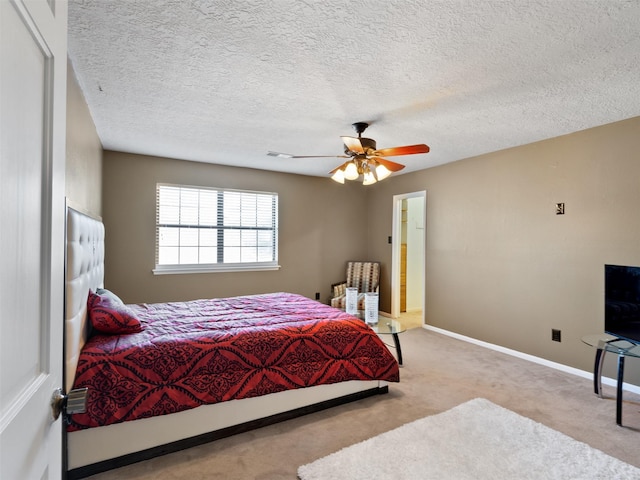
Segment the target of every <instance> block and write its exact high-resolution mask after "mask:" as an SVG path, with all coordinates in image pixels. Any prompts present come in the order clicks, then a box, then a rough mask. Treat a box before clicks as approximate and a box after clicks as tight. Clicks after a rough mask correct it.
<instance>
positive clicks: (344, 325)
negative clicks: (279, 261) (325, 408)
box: [68, 293, 399, 431]
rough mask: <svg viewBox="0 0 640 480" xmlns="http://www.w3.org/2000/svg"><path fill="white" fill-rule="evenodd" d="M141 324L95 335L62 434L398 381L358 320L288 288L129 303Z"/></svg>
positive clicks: (379, 345)
mask: <svg viewBox="0 0 640 480" xmlns="http://www.w3.org/2000/svg"><path fill="white" fill-rule="evenodd" d="M129 307H131V308H132V309H133V311H134V312H135V314H136V316H137V317H138V318H139V319H140V320H141V322H142V324H143V327H144V330H143V331H142V332H140V333H134V334H129V335H95V336H93V337H91V338H90V339H89V340H88V341H87V343H86V345H85V346H84V348H83V350H82V352H81V355H80V359H79V362H78V369H77V373H76V379H75V383H74V388H81V387H89V398H88V405H87V413H85V414H76V415H73V416H72V417H71V424H70V425H69V426H68V430H69V431H74V430H81V429H85V428H89V427H96V426H100V425H109V424H112V423H119V422H124V421H128V420H135V419H139V418H145V417H151V416H157V415H165V414H168V413H174V412H178V411H181V410H186V409H189V408H194V407H197V406H199V405H203V404H208V403H216V402H224V401H227V400H232V399H240V398H247V397H255V396H259V395H266V394H269V393H274V392H279V391H282V390H288V389H294V388H303V387H308V386H312V385H319V384H328V383H337V382H343V381H346V380H375V379H378V380H386V381H389V382H397V381H399V369H398V363H397V362H396V360H395V359H394V358H393V356H392V355H391V354H390V353H389V351H388V350H387V348H386V347H385V346H384V344H383V343H382V342H381V341H380V339H379V338H378V336H377V335H376V334H375V333H374V332H373V331H372V330H371V329H370V328H369V327H368V326H366V325H365V323H364V322H362V321H361V320H359V319H357V318H355V317H353V316H351V315H348V314H346V313H344V312H342V311H341V310H337V309H334V308H332V307H330V306H328V305H323V304H321V303H318V302H315V301H313V300H309V299H308V298H306V297H303V296H300V295H295V294H290V293H274V294H266V295H252V296H245V297H232V298H219V299H210V300H195V301H190V302H180V303H157V304H140V305H129Z"/></svg>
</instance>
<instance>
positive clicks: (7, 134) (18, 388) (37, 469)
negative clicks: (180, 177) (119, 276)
mask: <svg viewBox="0 0 640 480" xmlns="http://www.w3.org/2000/svg"><path fill="white" fill-rule="evenodd" d="M66 30H67V4H66V2H62V1H56V0H49V1H47V0H0V478H1V479H2V480H23V479H24V480H30V479H37V480H40V479H59V478H61V477H62V454H61V453H62V452H61V451H62V447H61V444H62V420H61V418H58V420H57V421H53V419H52V415H51V408H50V405H49V404H50V399H51V395H52V393H53V391H54V390H55V389H56V388H58V387H61V386H62V328H63V305H64V299H63V298H64V173H65V172H64V169H65V167H64V165H65V159H64V157H65V123H66V121H65V115H66V114H65V111H66V68H67V67H66V58H67V54H66V48H67V45H66Z"/></svg>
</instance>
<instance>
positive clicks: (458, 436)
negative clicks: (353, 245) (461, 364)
mask: <svg viewBox="0 0 640 480" xmlns="http://www.w3.org/2000/svg"><path fill="white" fill-rule="evenodd" d="M298 477H299V478H300V479H301V480H329V479H331V480H340V479H344V480H347V479H348V480H358V479H362V480H375V479H407V480H409V479H411V480H415V479H439V480H452V479H454V480H465V479H473V480H481V479H501V480H503V479H518V480H524V479H536V480H539V479H544V480H548V479H562V480H568V479H576V480H577V479H580V480H584V479H620V480H622V479H624V480H630V479H640V469H638V468H636V467H634V466H631V465H629V464H627V463H624V462H622V461H620V460H618V459H616V458H613V457H611V456H609V455H606V454H605V453H603V452H601V451H600V450H596V449H594V448H591V447H590V446H589V445H587V444H586V443H582V442H578V441H576V440H574V439H572V438H571V437H569V436H567V435H564V434H563V433H560V432H558V431H556V430H553V429H551V428H549V427H546V426H544V425H542V424H540V423H537V422H534V421H533V420H531V419H529V418H526V417H522V416H520V415H518V414H517V413H514V412H512V411H510V410H507V409H505V408H503V407H500V406H498V405H495V404H493V403H491V402H490V401H489V400H485V399H482V398H476V399H474V400H471V401H469V402H466V403H463V404H462V405H458V406H457V407H455V408H452V409H451V410H448V411H446V412H443V413H440V414H438V415H432V416H429V417H425V418H422V419H420V420H416V421H414V422H411V423H408V424H406V425H403V426H402V427H399V428H396V429H395V430H391V431H389V432H386V433H383V434H381V435H378V436H377V437H373V438H370V439H369V440H365V441H364V442H361V443H358V444H355V445H352V446H350V447H347V448H344V449H342V450H340V451H339V452H336V453H332V454H331V455H328V456H326V457H324V458H321V459H319V460H316V461H315V462H313V463H309V464H307V465H303V466H301V467H300V468H299V469H298Z"/></svg>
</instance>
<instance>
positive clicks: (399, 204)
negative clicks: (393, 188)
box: [391, 190, 427, 328]
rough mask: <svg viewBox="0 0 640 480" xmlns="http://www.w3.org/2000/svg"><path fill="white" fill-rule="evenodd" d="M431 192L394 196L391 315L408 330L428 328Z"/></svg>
mask: <svg viewBox="0 0 640 480" xmlns="http://www.w3.org/2000/svg"><path fill="white" fill-rule="evenodd" d="M426 199H427V192H426V191H424V190H423V191H420V192H413V193H406V194H401V195H394V197H393V230H392V231H393V246H392V250H393V253H392V260H391V263H392V265H391V315H392V316H393V317H394V318H400V319H401V320H403V323H406V327H407V328H413V327H418V326H422V325H424V297H425V295H424V282H425V229H426V210H427V209H426V206H427V205H426V203H427V202H426Z"/></svg>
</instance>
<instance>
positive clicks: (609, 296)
mask: <svg viewBox="0 0 640 480" xmlns="http://www.w3.org/2000/svg"><path fill="white" fill-rule="evenodd" d="M604 331H605V332H606V333H608V334H610V335H614V336H616V337H620V338H624V339H626V340H629V341H631V342H634V343H640V267H629V266H622V265H605V266H604Z"/></svg>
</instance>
